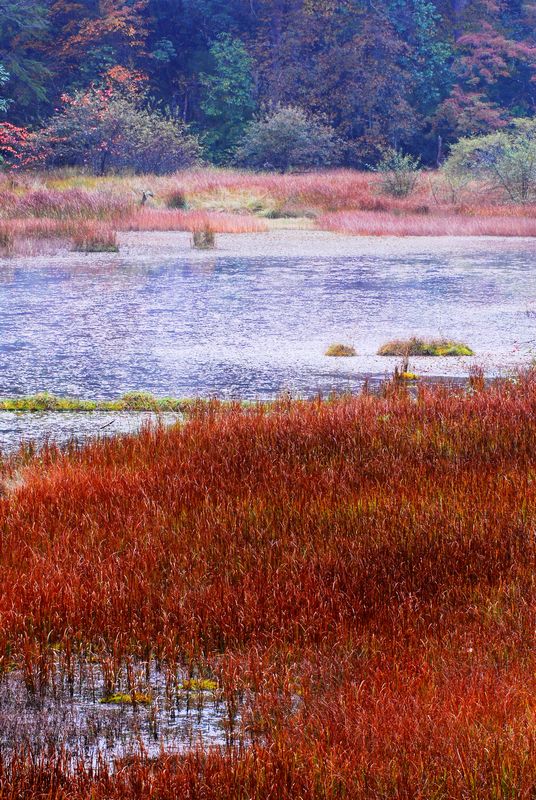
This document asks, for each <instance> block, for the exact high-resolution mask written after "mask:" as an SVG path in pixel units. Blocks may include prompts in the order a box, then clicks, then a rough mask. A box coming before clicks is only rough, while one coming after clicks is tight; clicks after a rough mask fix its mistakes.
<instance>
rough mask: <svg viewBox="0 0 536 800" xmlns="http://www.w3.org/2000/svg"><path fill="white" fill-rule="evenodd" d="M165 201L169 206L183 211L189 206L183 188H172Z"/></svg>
mask: <svg viewBox="0 0 536 800" xmlns="http://www.w3.org/2000/svg"><path fill="white" fill-rule="evenodd" d="M164 202H165V204H166V207H167V208H173V209H179V210H181V211H184V210H186V209H187V208H188V202H187V200H186V195H185V194H184V192H183V191H182V189H172V190H171V191H170V192H168V194H167V195H166V197H165V198H164Z"/></svg>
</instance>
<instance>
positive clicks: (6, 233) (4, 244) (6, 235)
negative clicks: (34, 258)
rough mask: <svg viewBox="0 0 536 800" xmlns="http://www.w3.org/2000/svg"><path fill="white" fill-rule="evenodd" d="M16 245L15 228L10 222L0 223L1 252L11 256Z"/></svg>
mask: <svg viewBox="0 0 536 800" xmlns="http://www.w3.org/2000/svg"><path fill="white" fill-rule="evenodd" d="M14 247H15V236H14V233H13V228H12V226H10V225H9V224H8V223H1V224H0V254H1V255H4V256H10V255H12V253H13V250H14Z"/></svg>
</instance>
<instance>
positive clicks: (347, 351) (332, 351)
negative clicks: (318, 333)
mask: <svg viewBox="0 0 536 800" xmlns="http://www.w3.org/2000/svg"><path fill="white" fill-rule="evenodd" d="M325 355H326V356H330V357H332V358H351V357H353V356H356V355H357V352H356V350H355V348H354V347H352V346H351V345H348V344H330V346H329V347H328V349H327V350H326V352H325Z"/></svg>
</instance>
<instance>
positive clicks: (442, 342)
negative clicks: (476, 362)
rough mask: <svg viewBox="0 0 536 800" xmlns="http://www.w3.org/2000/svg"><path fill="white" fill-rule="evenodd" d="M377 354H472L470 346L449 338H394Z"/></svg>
mask: <svg viewBox="0 0 536 800" xmlns="http://www.w3.org/2000/svg"><path fill="white" fill-rule="evenodd" d="M378 355H379V356H472V355H474V353H473V351H472V350H471V348H470V347H467V345H465V344H461V343H460V342H453V341H451V340H449V339H419V338H417V337H416V336H413V337H412V338H411V339H394V340H393V341H392V342H387V343H386V344H384V345H382V347H380V349H379V350H378Z"/></svg>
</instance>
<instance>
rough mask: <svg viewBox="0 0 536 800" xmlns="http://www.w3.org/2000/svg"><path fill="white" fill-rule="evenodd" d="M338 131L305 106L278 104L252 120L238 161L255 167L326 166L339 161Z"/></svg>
mask: <svg viewBox="0 0 536 800" xmlns="http://www.w3.org/2000/svg"><path fill="white" fill-rule="evenodd" d="M338 151H339V146H338V142H337V139H336V136H335V132H334V131H333V130H332V128H330V127H329V126H327V125H325V124H324V123H322V122H321V121H320V120H318V119H316V118H315V117H313V116H311V115H309V114H307V113H306V112H305V111H304V110H303V109H301V108H296V107H294V106H278V107H277V108H276V109H275V110H273V111H271V112H270V113H268V114H267V115H266V116H265V117H264V118H263V119H258V120H255V121H253V122H250V123H249V125H248V126H247V128H246V132H245V134H244V138H243V139H242V142H241V144H240V146H239V148H238V150H237V156H236V157H237V161H238V162H239V163H241V164H244V166H247V167H252V168H253V169H266V170H268V169H273V170H277V171H279V172H288V171H290V170H292V169H304V168H308V167H325V166H329V165H330V164H334V163H335V162H336V161H337V156H338Z"/></svg>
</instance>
